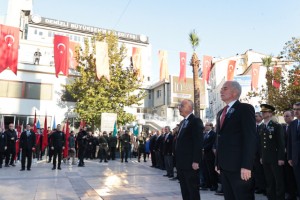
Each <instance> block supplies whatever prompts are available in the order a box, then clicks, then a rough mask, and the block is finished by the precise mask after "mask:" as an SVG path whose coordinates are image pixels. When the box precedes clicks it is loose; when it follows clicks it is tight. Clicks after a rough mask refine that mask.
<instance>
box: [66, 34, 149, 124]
mask: <svg viewBox="0 0 300 200" xmlns="http://www.w3.org/2000/svg"><path fill="white" fill-rule="evenodd" d="M96 41H106V42H107V44H108V57H109V67H110V80H107V79H106V78H104V77H101V79H100V80H99V79H98V78H97V76H96V57H95V52H96V50H95V42H96ZM91 48H92V49H91ZM126 51H127V50H126V47H125V45H123V44H122V45H120V46H119V44H118V39H117V36H115V35H114V33H109V34H107V35H102V34H99V35H97V36H94V37H93V38H92V39H91V42H89V41H88V40H85V45H84V49H82V48H81V49H79V50H78V51H77V62H78V63H79V64H78V66H77V70H78V72H79V74H80V76H78V77H76V78H74V79H73V80H72V81H71V82H70V83H69V84H67V85H66V93H69V94H71V96H72V97H73V98H74V99H75V100H76V107H75V111H76V112H77V113H78V114H79V116H80V118H81V119H84V120H85V121H86V122H89V123H92V125H99V124H100V120H101V113H104V112H109V113H117V114H118V120H117V123H118V124H119V125H120V124H122V125H124V124H126V123H129V122H132V121H134V120H135V117H134V116H133V115H132V114H130V113H126V112H125V110H124V108H125V107H126V106H132V105H134V104H136V105H139V102H140V101H141V100H142V99H143V98H144V92H143V91H142V90H139V88H140V86H141V80H140V79H139V78H138V75H137V72H136V71H135V70H134V68H133V66H132V63H131V65H130V66H126V67H124V66H123V64H122V63H123V60H124V59H125V57H126Z"/></svg>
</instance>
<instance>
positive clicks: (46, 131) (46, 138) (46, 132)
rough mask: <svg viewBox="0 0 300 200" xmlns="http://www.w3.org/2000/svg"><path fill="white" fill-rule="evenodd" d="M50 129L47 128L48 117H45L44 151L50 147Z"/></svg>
mask: <svg viewBox="0 0 300 200" xmlns="http://www.w3.org/2000/svg"><path fill="white" fill-rule="evenodd" d="M47 129H48V127H47V115H46V117H45V122H44V131H43V143H42V151H44V150H45V148H46V147H47V146H48V130H47Z"/></svg>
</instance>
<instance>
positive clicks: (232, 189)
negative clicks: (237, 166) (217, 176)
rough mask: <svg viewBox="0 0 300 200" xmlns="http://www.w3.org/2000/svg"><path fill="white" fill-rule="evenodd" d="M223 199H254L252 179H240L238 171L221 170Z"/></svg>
mask: <svg viewBox="0 0 300 200" xmlns="http://www.w3.org/2000/svg"><path fill="white" fill-rule="evenodd" d="M221 180H222V187H223V191H224V197H225V200H254V181H253V178H250V180H248V181H244V180H242V179H241V172H240V171H234V172H232V171H226V170H221Z"/></svg>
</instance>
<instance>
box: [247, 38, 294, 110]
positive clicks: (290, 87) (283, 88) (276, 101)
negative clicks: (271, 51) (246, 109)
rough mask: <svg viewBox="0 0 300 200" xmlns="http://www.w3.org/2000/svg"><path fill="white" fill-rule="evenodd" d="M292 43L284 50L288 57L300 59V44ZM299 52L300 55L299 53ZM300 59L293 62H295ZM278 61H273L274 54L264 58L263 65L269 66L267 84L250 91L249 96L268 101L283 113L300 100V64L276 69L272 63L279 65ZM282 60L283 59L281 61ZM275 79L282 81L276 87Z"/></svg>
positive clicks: (278, 81)
mask: <svg viewBox="0 0 300 200" xmlns="http://www.w3.org/2000/svg"><path fill="white" fill-rule="evenodd" d="M295 46H296V45H291V42H288V43H286V46H285V47H284V51H285V52H287V55H286V58H290V59H299V58H300V54H299V52H300V51H299V50H300V46H299V45H298V47H297V48H298V49H297V48H295ZM297 52H298V55H297ZM299 61H300V60H299ZM299 61H296V62H293V63H294V64H297V63H299ZM277 62H278V61H277V60H276V61H273V60H272V56H268V57H265V58H262V65H263V66H264V67H266V68H267V71H266V76H265V77H266V86H262V88H261V89H260V90H258V91H251V92H249V93H248V95H247V96H248V97H249V98H253V97H259V98H260V101H259V103H264V102H266V103H268V104H271V105H273V106H274V107H275V108H276V110H277V112H278V113H281V114H282V113H283V112H284V111H285V110H288V109H291V108H292V105H293V104H294V103H296V102H299V101H300V95H299V94H300V78H299V77H300V76H299V75H300V70H299V66H297V65H295V66H294V67H292V68H290V69H289V68H286V67H284V68H280V70H277V71H276V72H275V71H274V68H273V67H272V65H277V64H278V63H277ZM280 62H282V61H280ZM283 63H284V64H286V65H288V64H291V63H292V62H291V61H283ZM274 81H275V82H277V83H280V87H279V88H277V87H274Z"/></svg>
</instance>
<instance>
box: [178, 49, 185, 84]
mask: <svg viewBox="0 0 300 200" xmlns="http://www.w3.org/2000/svg"><path fill="white" fill-rule="evenodd" d="M179 58H180V73H179V79H178V82H180V81H184V82H185V83H186V52H180V53H179Z"/></svg>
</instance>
